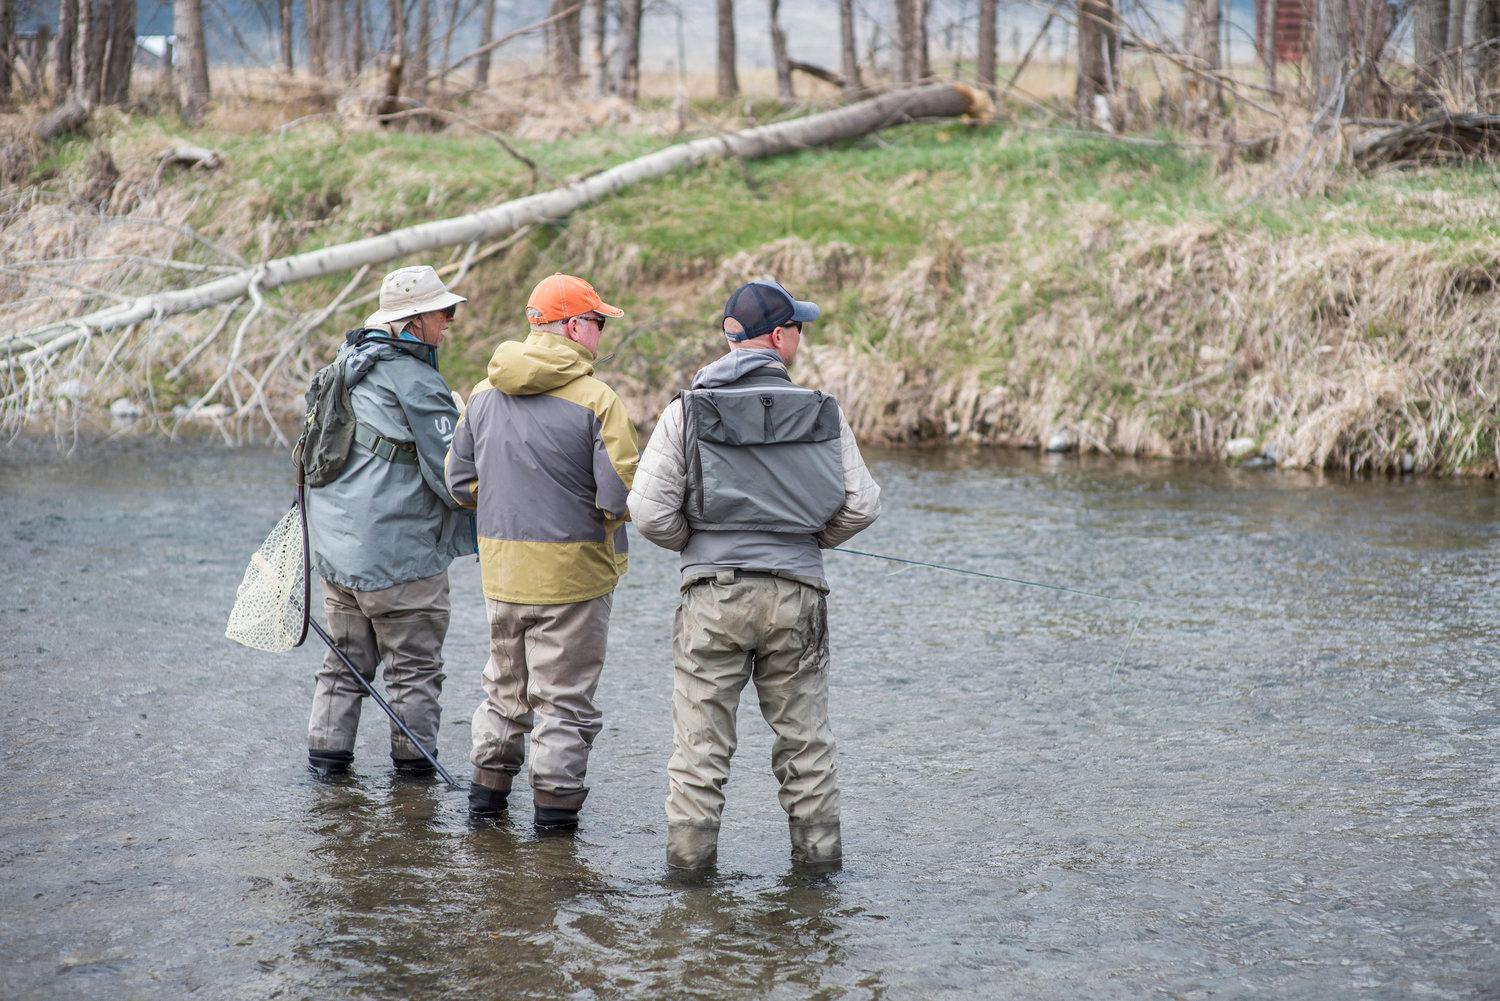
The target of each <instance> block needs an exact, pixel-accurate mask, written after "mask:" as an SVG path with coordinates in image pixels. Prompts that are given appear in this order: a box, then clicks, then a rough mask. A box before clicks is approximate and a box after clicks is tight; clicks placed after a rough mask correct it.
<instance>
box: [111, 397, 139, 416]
mask: <svg viewBox="0 0 1500 1001" xmlns="http://www.w3.org/2000/svg"><path fill="white" fill-rule="evenodd" d="M142 412H143V411H142V410H141V405H140V404H139V403H137V402H135V401H134V400H131V399H127V398H125V397H123V396H122V397H120V398H119V399H118V400H116V401H115V402H113V403H111V404H110V405H109V415H110V416H111V417H113V418H115V419H116V420H121V421H133V420H135V419H136V418H137V417H139V416H141V414H142Z"/></svg>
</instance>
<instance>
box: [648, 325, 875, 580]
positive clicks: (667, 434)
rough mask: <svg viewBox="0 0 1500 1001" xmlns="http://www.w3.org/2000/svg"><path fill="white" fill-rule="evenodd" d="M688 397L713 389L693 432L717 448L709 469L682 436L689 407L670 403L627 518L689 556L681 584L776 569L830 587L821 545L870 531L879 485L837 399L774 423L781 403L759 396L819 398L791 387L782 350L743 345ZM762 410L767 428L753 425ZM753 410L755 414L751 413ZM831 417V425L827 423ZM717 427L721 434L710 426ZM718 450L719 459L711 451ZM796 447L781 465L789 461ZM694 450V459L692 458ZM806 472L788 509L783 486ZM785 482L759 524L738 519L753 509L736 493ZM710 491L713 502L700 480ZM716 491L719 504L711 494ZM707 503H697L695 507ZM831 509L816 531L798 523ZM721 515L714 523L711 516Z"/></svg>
mask: <svg viewBox="0 0 1500 1001" xmlns="http://www.w3.org/2000/svg"><path fill="white" fill-rule="evenodd" d="M693 390H694V391H695V392H697V391H700V390H717V391H719V392H717V393H715V394H714V395H715V396H717V397H718V401H717V403H716V404H715V406H714V407H711V408H707V409H705V410H704V411H703V412H701V413H698V414H696V415H692V416H694V417H695V419H697V420H698V422H699V427H698V428H697V432H698V436H699V437H702V436H703V435H704V433H705V431H707V437H708V438H710V439H713V438H717V439H720V440H719V441H718V442H711V443H710V448H709V451H708V453H707V454H708V455H709V458H708V461H707V464H706V466H705V468H703V469H701V470H698V469H694V468H692V466H693V464H694V463H695V461H702V460H700V459H698V458H697V455H698V454H703V453H702V450H701V449H694V448H690V447H689V445H690V443H691V439H692V438H693V437H694V435H693V433H692V429H685V426H684V423H685V422H684V415H683V404H682V400H681V399H678V400H674V401H672V402H671V403H670V404H668V406H667V408H666V410H665V411H663V413H662V415H661V419H660V420H659V421H658V422H657V425H656V430H655V431H653V432H652V435H651V440H650V442H649V443H648V444H647V445H646V451H645V453H644V454H643V455H642V456H641V464H640V467H639V469H638V470H637V471H636V477H635V483H634V485H633V486H632V488H631V491H630V497H629V501H628V504H629V507H630V517H631V521H632V522H633V523H634V524H635V527H636V530H637V531H639V532H640V533H641V534H642V535H643V536H645V537H646V538H647V539H649V540H650V541H652V542H654V543H656V544H657V545H659V546H662V547H664V548H667V549H671V550H674V551H677V552H680V553H681V554H682V576H683V584H684V586H686V585H687V584H690V583H692V582H693V581H695V580H699V579H701V578H704V577H710V576H713V575H715V574H717V573H718V572H719V571H720V570H727V569H740V570H754V571H759V572H766V573H773V574H776V575H778V576H783V577H788V578H790V579H792V580H798V581H801V582H803V583H806V584H811V585H813V586H815V587H818V588H821V589H824V590H826V589H827V583H826V580H825V578H824V574H823V556H822V552H821V550H823V549H829V548H832V547H834V546H837V545H841V544H842V543H844V542H845V541H847V540H848V539H850V538H852V537H853V536H854V535H855V534H856V533H858V532H861V531H863V530H864V529H866V528H868V527H869V526H870V525H871V524H872V523H873V522H874V521H875V519H876V518H877V517H879V515H880V487H879V486H877V485H876V483H875V481H874V479H873V478H872V477H871V476H870V472H869V469H868V468H866V466H865V461H864V458H863V456H861V455H860V452H859V444H858V442H857V441H856V440H855V438H854V432H853V431H851V430H850V428H849V424H848V421H846V420H845V419H844V415H843V411H842V410H840V409H839V408H838V405H837V403H836V402H834V401H833V400H832V398H831V397H825V398H824V399H826V400H827V401H828V403H827V406H828V409H826V410H825V409H824V407H823V406H820V405H813V404H812V403H811V402H809V403H808V404H807V405H805V406H803V407H800V408H797V407H793V408H781V409H783V410H786V411H787V412H788V413H789V415H790V420H789V421H782V420H781V419H780V418H776V417H772V416H771V415H770V413H767V412H772V411H777V410H778V405H777V404H778V402H779V401H778V400H775V399H773V401H772V404H773V405H772V406H766V405H765V404H764V403H763V402H762V401H761V397H763V396H772V395H774V394H776V393H778V392H781V391H783V390H793V391H800V392H801V393H802V394H804V399H805V397H806V396H808V395H812V394H810V393H809V391H806V390H801V387H798V386H796V384H795V383H792V382H791V381H790V378H789V377H788V376H787V372H786V367H785V365H783V364H782V362H781V359H780V357H779V356H778V355H777V354H776V352H775V351H772V350H769V349H753V348H742V349H739V350H735V351H731V352H729V353H728V354H726V355H725V356H724V357H722V358H720V359H719V360H717V361H715V362H713V363H712V364H710V365H708V366H705V367H704V368H703V369H702V370H700V371H699V372H698V374H697V375H696V376H695V377H694V378H693ZM757 408H763V410H761V411H759V412H760V413H761V414H763V415H764V416H765V420H766V422H767V423H766V424H765V425H763V426H762V427H760V428H757V427H756V426H755V424H756V421H755V416H756V412H757ZM747 415H748V416H747ZM835 417H836V425H833V426H832V427H828V428H823V427H821V426H819V425H820V424H830V423H831V422H832V421H833V419H834V418H835ZM715 421H719V422H721V423H722V424H723V425H725V426H724V427H721V428H719V429H717V430H714V429H712V428H710V427H709V426H708V425H710V424H713V423H714V422H715ZM781 435H790V436H791V437H793V438H797V439H801V440H803V441H804V444H806V445H809V446H811V447H804V444H798V445H791V446H788V445H782V444H777V443H776V442H777V438H778V437H779V436H781ZM826 435H832V436H833V437H835V438H836V442H835V441H831V440H830V441H828V445H829V446H830V447H832V449H833V454H834V455H835V456H836V462H837V470H836V472H835V473H834V475H835V476H836V478H837V484H836V486H835V490H836V491H837V495H836V496H835V497H834V501H833V503H832V504H829V505H827V507H826V508H825V507H822V504H823V501H821V500H820V497H823V496H826V491H827V484H826V483H824V482H822V481H823V478H824V476H825V471H824V470H823V469H822V465H823V461H824V460H823V457H822V453H820V451H819V448H818V444H817V442H818V441H819V440H820V439H824V438H825V436H826ZM730 441H738V442H739V446H738V447H731V448H727V449H724V448H720V449H715V447H713V446H715V445H720V444H725V443H728V442H730ZM716 452H717V454H715V453H716ZM798 452H800V454H799V455H798V456H797V458H795V459H793V460H792V465H790V466H789V465H787V464H786V459H787V458H788V457H789V456H791V455H793V454H795V453H798ZM693 453H697V454H693ZM799 476H804V477H808V478H809V479H808V480H807V482H806V484H805V485H806V488H807V489H806V493H807V497H806V498H805V500H806V501H807V503H806V504H802V505H798V504H795V503H789V498H788V496H787V495H786V492H785V490H784V489H783V488H784V487H785V485H786V484H788V483H791V484H793V485H795V484H796V482H797V478H798V477H799ZM773 481H774V482H775V483H777V484H779V486H777V487H772V488H769V489H768V491H767V492H766V493H763V494H762V495H761V499H762V500H768V501H769V503H768V504H766V505H763V509H762V512H761V513H760V515H758V516H757V517H759V518H761V519H762V520H761V521H760V523H759V524H758V525H757V524H755V523H754V522H743V521H738V520H733V521H731V522H730V523H729V524H727V525H726V524H725V519H726V518H728V519H736V518H737V517H738V516H737V515H736V514H735V513H734V512H735V511H736V510H740V511H744V510H748V509H749V507H750V506H749V505H740V504H738V503H737V497H736V495H744V494H747V493H750V492H752V491H754V490H755V489H756V485H757V484H758V483H766V484H770V483H772V482H773ZM700 483H704V484H707V488H706V489H707V495H706V497H705V496H704V495H702V494H700V493H699V490H700V487H699V484H700ZM716 492H717V497H715V496H714V495H715V493H716ZM700 501H702V503H701V505H700ZM820 508H821V509H822V510H828V511H829V513H828V514H827V517H826V520H824V521H822V523H821V524H820V525H816V526H815V525H811V524H807V523H805V522H802V523H799V521H798V519H802V518H805V517H807V515H808V514H809V513H810V512H811V511H814V510H819V509H820ZM716 518H717V519H718V520H716Z"/></svg>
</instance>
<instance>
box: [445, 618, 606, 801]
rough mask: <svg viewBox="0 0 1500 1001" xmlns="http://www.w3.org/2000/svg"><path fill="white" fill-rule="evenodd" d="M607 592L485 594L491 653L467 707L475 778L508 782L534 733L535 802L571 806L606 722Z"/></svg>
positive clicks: (582, 793)
mask: <svg viewBox="0 0 1500 1001" xmlns="http://www.w3.org/2000/svg"><path fill="white" fill-rule="evenodd" d="M613 601H614V596H613V595H610V594H606V595H603V596H602V597H598V598H593V599H591V600H589V601H574V602H568V603H565V604H559V605H520V604H514V603H512V602H508V601H496V600H495V599H493V598H486V599H485V606H486V609H487V611H488V614H489V621H490V659H489V661H488V663H486V664H485V666H484V679H483V680H484V693H485V700H484V701H483V702H481V703H480V704H479V708H478V709H476V710H474V724H473V731H472V732H473V741H474V746H473V758H472V760H473V762H474V782H475V783H476V784H478V785H481V786H484V787H485V788H488V789H493V790H496V791H500V792H505V791H509V789H510V787H511V783H512V782H514V781H515V777H516V774H517V773H518V772H519V771H520V770H521V764H522V762H523V761H524V760H525V758H526V743H527V736H528V735H530V743H531V788H532V793H533V799H534V801H535V803H536V805H537V806H538V807H547V808H553V809H563V810H577V809H579V808H580V807H581V806H583V801H584V799H585V798H587V796H588V793H589V790H588V786H587V785H585V784H584V778H585V776H586V775H587V772H588V764H589V749H590V748H591V747H592V746H593V743H594V738H595V737H597V736H598V735H599V730H600V729H601V728H602V727H603V714H602V713H601V712H600V710H599V708H598V706H597V705H596V704H595V702H594V693H595V690H596V689H597V688H598V687H599V675H600V673H601V672H602V671H603V670H604V652H605V645H606V642H607V640H608V639H609V610H610V606H611V604H612V603H613Z"/></svg>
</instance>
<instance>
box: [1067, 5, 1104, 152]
mask: <svg viewBox="0 0 1500 1001" xmlns="http://www.w3.org/2000/svg"><path fill="white" fill-rule="evenodd" d="M1113 24H1114V3H1113V2H1112V0H1078V75H1077V81H1076V85H1075V90H1074V95H1073V113H1074V115H1075V117H1076V118H1077V119H1078V124H1080V125H1084V126H1089V125H1093V126H1101V125H1102V126H1108V125H1109V123H1110V116H1107V115H1103V114H1101V110H1106V109H1101V108H1100V106H1099V105H1100V101H1099V99H1100V98H1105V99H1107V98H1109V97H1110V96H1111V95H1112V94H1113V92H1114V91H1113V88H1112V86H1111V74H1110V70H1109V48H1110V38H1109V36H1110V30H1109V29H1110V26H1111V25H1113Z"/></svg>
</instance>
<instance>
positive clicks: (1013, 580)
mask: <svg viewBox="0 0 1500 1001" xmlns="http://www.w3.org/2000/svg"><path fill="white" fill-rule="evenodd" d="M833 551H834V552H836V553H848V554H849V555H850V556H864V557H866V558H867V559H872V560H885V561H886V562H888V563H905V564H906V565H907V566H913V567H928V568H930V569H933V570H942V571H944V572H946V573H956V574H959V575H961V576H965V577H982V578H984V579H985V580H999V581H1004V582H1005V583H1007V584H1020V585H1022V586H1024V587H1040V588H1045V589H1046V590H1048V591H1062V592H1063V593H1064V594H1079V595H1082V596H1083V597H1085V598H1098V599H1099V600H1100V601H1123V602H1125V603H1126V604H1128V605H1136V606H1138V610H1137V611H1136V614H1135V619H1134V620H1133V621H1132V622H1131V623H1130V632H1129V634H1128V635H1127V636H1126V637H1125V645H1124V646H1122V647H1121V648H1120V654H1119V656H1118V657H1116V658H1115V663H1114V670H1116V671H1118V670H1119V669H1120V666H1121V665H1122V664H1124V663H1125V654H1126V653H1127V652H1129V650H1130V645H1131V644H1132V643H1134V642H1135V634H1136V630H1138V629H1139V628H1140V625H1141V617H1142V616H1143V615H1145V614H1146V608H1145V602H1143V601H1141V600H1140V599H1139V598H1125V597H1121V596H1120V595H1118V594H1100V593H1099V592H1098V591H1084V590H1081V589H1080V588H1076V587H1064V586H1063V585H1061V584H1044V583H1042V582H1041V581H1037V580H1023V579H1022V578H1020V577H1006V576H1003V575H1001V574H997V573H987V572H985V571H983V570H969V569H967V568H965V567H951V566H948V565H947V564H946V563H931V562H928V561H927V560H909V559H907V558H906V557H904V556H887V555H886V554H885V553H867V552H865V551H864V550H862V549H845V548H844V547H843V546H834V547H833Z"/></svg>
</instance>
